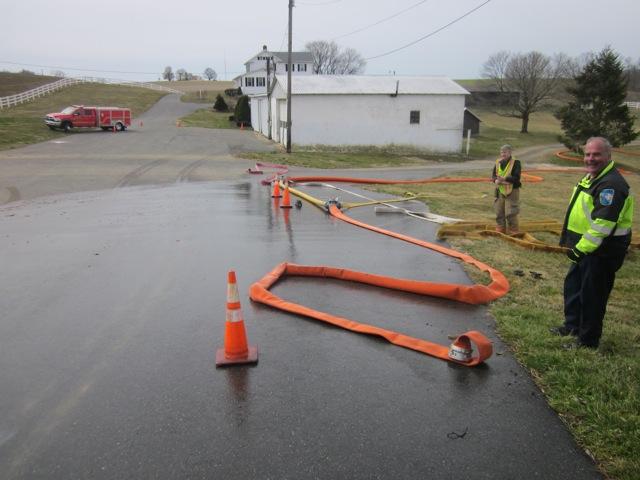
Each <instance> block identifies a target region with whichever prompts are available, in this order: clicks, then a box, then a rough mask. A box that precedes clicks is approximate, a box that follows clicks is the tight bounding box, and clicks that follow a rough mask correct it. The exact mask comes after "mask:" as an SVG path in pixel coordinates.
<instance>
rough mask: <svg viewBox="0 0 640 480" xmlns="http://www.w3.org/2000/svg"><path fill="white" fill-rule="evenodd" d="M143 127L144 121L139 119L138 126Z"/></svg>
mask: <svg viewBox="0 0 640 480" xmlns="http://www.w3.org/2000/svg"><path fill="white" fill-rule="evenodd" d="M142 127H144V122H143V121H142V120H140V128H142Z"/></svg>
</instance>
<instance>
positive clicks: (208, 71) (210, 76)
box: [203, 67, 218, 80]
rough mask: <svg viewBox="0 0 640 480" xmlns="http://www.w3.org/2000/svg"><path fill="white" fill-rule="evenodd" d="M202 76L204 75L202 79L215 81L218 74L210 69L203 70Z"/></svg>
mask: <svg viewBox="0 0 640 480" xmlns="http://www.w3.org/2000/svg"><path fill="white" fill-rule="evenodd" d="M203 75H204V78H206V79H207V80H215V79H216V78H218V74H217V73H216V71H215V70H214V69H213V68H211V67H207V68H205V69H204V72H203Z"/></svg>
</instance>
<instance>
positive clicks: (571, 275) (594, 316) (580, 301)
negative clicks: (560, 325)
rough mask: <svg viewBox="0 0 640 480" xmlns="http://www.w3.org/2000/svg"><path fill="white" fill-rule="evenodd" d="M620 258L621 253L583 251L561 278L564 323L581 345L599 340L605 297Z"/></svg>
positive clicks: (595, 342)
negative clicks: (603, 253) (583, 255)
mask: <svg viewBox="0 0 640 480" xmlns="http://www.w3.org/2000/svg"><path fill="white" fill-rule="evenodd" d="M623 261H624V254H622V255H615V256H606V257H604V256H598V255H587V256H585V257H584V258H583V259H582V260H580V262H579V263H572V264H571V267H569V272H567V276H566V277H565V279H564V318H565V321H564V325H565V327H566V328H567V329H569V330H572V331H574V332H576V333H577V335H578V339H579V341H580V343H581V344H583V345H588V346H590V347H597V346H598V344H599V343H600V336H601V335H602V321H603V320H604V314H605V311H606V309H607V301H608V300H609V294H610V293H611V289H612V288H613V283H614V281H615V278H616V272H617V271H618V269H619V268H620V267H621V266H622V262H623Z"/></svg>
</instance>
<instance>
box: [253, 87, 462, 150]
mask: <svg viewBox="0 0 640 480" xmlns="http://www.w3.org/2000/svg"><path fill="white" fill-rule="evenodd" d="M468 94H469V92H467V91H466V90H465V89H464V88H462V87H461V86H459V85H458V84H457V83H455V82H454V81H453V80H450V79H448V78H446V77H397V76H365V75H308V76H296V77H294V78H293V80H292V82H291V119H292V127H291V141H292V143H293V144H294V145H331V146H340V145H345V146H346V145H351V146H354V145H362V146H369V145H373V146H385V145H407V146H412V147H417V148H420V149H425V150H431V151H438V152H459V151H460V149H461V147H462V139H463V135H462V129H463V119H464V107H465V95H468ZM250 98H251V124H252V126H253V129H254V130H255V131H257V132H260V133H262V134H263V135H265V136H267V137H270V138H272V139H273V140H275V141H276V142H279V143H282V144H285V142H286V138H287V135H286V124H287V122H286V120H287V77H286V76H284V75H276V76H275V79H274V81H273V84H272V88H271V95H268V94H267V93H264V94H259V95H253V96H251V97H250ZM269 104H270V105H269ZM269 115H270V117H271V119H270V120H271V121H269ZM269 130H271V135H269Z"/></svg>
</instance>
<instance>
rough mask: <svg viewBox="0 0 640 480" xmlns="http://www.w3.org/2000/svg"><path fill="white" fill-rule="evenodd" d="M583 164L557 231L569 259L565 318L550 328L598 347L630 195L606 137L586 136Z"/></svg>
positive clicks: (622, 250)
mask: <svg viewBox="0 0 640 480" xmlns="http://www.w3.org/2000/svg"><path fill="white" fill-rule="evenodd" d="M584 166H585V170H586V172H587V173H586V175H585V176H584V177H583V178H582V180H580V182H579V183H578V184H577V185H576V186H575V187H574V189H573V195H572V197H571V202H570V203H569V207H568V209H567V214H566V217H565V221H564V226H563V228H562V234H561V236H560V245H561V246H564V247H567V249H568V250H567V256H568V257H569V260H571V265H570V267H569V271H568V272H567V276H566V277H565V280H564V317H565V320H564V324H563V325H562V326H560V327H555V328H552V329H551V331H552V333H555V334H557V335H563V336H564V335H573V336H575V337H577V343H576V345H577V346H579V347H588V348H598V345H599V343H600V337H601V336H602V323H603V320H604V314H605V311H606V308H607V301H608V300H609V294H610V293H611V289H612V288H613V284H614V281H615V276H616V272H617V271H618V269H619V268H620V267H621V266H622V263H623V262H624V258H625V255H626V253H627V249H628V247H629V244H630V243H631V222H632V218H633V197H632V196H631V194H630V191H629V184H628V183H627V182H626V180H625V179H624V177H623V176H622V175H621V174H620V172H619V171H618V170H617V168H616V167H615V165H614V163H613V161H612V160H611V145H610V144H609V141H608V140H607V139H606V138H603V137H592V138H590V139H589V140H587V143H586V145H585V148H584Z"/></svg>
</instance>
